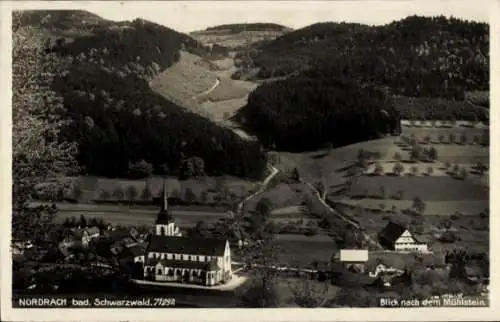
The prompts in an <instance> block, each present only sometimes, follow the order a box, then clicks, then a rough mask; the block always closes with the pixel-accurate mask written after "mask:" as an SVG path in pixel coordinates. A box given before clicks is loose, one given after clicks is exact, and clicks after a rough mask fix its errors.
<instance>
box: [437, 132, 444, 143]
mask: <svg viewBox="0 0 500 322" xmlns="http://www.w3.org/2000/svg"><path fill="white" fill-rule="evenodd" d="M438 141H439V143H444V135H443V134H442V133H441V134H439V136H438Z"/></svg>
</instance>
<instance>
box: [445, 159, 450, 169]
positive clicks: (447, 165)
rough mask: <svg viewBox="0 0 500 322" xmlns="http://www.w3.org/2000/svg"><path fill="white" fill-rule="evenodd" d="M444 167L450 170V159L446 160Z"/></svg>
mask: <svg viewBox="0 0 500 322" xmlns="http://www.w3.org/2000/svg"><path fill="white" fill-rule="evenodd" d="M444 167H445V169H446V170H448V169H449V168H450V167H451V163H450V161H446V162H445V163H444Z"/></svg>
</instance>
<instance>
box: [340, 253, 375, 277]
mask: <svg viewBox="0 0 500 322" xmlns="http://www.w3.org/2000/svg"><path fill="white" fill-rule="evenodd" d="M335 260H336V261H339V262H341V263H342V264H343V266H344V268H345V269H346V270H347V271H349V272H352V273H361V274H364V273H365V271H366V263H367V262H368V250H366V249H341V250H340V251H339V252H338V253H337V255H336V256H335Z"/></svg>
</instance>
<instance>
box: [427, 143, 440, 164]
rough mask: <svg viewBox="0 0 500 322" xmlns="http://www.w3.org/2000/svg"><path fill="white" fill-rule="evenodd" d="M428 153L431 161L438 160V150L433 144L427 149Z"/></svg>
mask: <svg viewBox="0 0 500 322" xmlns="http://www.w3.org/2000/svg"><path fill="white" fill-rule="evenodd" d="M427 155H428V156H429V159H430V160H431V161H436V160H437V158H438V153H437V150H436V148H435V147H433V146H432V147H431V148H430V149H429V150H428V151H427Z"/></svg>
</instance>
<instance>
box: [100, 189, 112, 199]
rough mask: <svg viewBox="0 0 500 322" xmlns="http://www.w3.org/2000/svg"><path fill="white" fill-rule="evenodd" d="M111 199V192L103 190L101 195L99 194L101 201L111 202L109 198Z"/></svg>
mask: <svg viewBox="0 0 500 322" xmlns="http://www.w3.org/2000/svg"><path fill="white" fill-rule="evenodd" d="M110 197H111V195H110V193H109V191H107V190H101V192H100V194H99V199H101V200H104V201H106V200H109V198H110Z"/></svg>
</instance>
